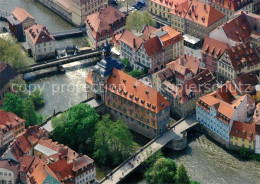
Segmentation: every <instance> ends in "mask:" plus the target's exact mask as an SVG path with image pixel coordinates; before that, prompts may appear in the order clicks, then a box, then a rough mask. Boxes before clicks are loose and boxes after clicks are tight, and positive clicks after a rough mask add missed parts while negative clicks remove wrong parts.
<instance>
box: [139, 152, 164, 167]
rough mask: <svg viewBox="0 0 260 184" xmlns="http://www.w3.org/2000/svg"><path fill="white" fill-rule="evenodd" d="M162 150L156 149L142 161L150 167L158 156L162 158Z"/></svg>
mask: <svg viewBox="0 0 260 184" xmlns="http://www.w3.org/2000/svg"><path fill="white" fill-rule="evenodd" d="M163 157H164V156H163V153H162V151H160V150H159V151H157V152H155V153H154V154H152V155H151V156H150V157H149V158H148V159H147V160H145V161H144V165H145V166H146V167H148V168H150V167H152V166H153V164H154V163H155V162H156V161H157V160H158V159H160V158H163Z"/></svg>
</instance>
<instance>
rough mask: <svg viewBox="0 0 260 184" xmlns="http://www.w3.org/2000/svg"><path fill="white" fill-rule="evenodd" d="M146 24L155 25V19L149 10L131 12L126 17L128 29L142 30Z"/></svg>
mask: <svg viewBox="0 0 260 184" xmlns="http://www.w3.org/2000/svg"><path fill="white" fill-rule="evenodd" d="M145 25H150V26H155V21H154V20H153V19H151V14H150V13H149V12H148V11H144V12H139V11H135V12H133V13H131V14H130V15H129V16H128V17H127V19H126V29H128V30H130V31H135V32H141V31H142V30H143V28H144V26H145Z"/></svg>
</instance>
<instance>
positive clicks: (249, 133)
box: [230, 121, 255, 141]
mask: <svg viewBox="0 0 260 184" xmlns="http://www.w3.org/2000/svg"><path fill="white" fill-rule="evenodd" d="M230 135H231V136H234V137H239V138H242V139H247V140H251V141H255V125H254V124H252V123H243V122H238V121H234V123H233V126H232V128H231V132H230Z"/></svg>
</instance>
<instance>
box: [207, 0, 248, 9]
mask: <svg viewBox="0 0 260 184" xmlns="http://www.w3.org/2000/svg"><path fill="white" fill-rule="evenodd" d="M251 2H252V0H249V1H247V2H246V1H244V2H243V3H241V1H238V0H222V1H219V0H212V3H214V4H217V5H219V6H222V7H223V8H226V9H229V10H231V11H237V10H239V9H241V8H242V7H244V6H246V5H248V4H249V3H251ZM239 3H240V4H239Z"/></svg>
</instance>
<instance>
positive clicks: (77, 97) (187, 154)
mask: <svg viewBox="0 0 260 184" xmlns="http://www.w3.org/2000/svg"><path fill="white" fill-rule="evenodd" d="M15 6H21V7H23V8H25V9H26V10H27V11H28V12H30V13H31V14H32V15H33V16H34V17H35V18H36V22H38V23H40V24H43V25H46V26H47V28H48V29H49V30H50V31H51V32H53V31H59V30H63V29H71V28H73V27H72V26H71V25H70V24H68V23H67V22H65V21H64V20H63V19H61V18H60V17H58V16H57V15H56V14H54V13H53V12H52V11H50V10H48V9H47V8H45V7H44V6H42V5H41V4H39V3H38V2H36V1H34V0H0V10H6V11H11V10H12V9H13V8H14V7H15ZM0 24H1V23H0ZM67 44H77V45H79V46H81V45H84V42H83V41H82V38H76V39H66V40H62V41H58V43H57V45H61V46H64V45H65V46H66V45H67ZM78 64H80V62H76V63H74V64H69V65H66V66H67V67H68V68H66V71H67V72H66V74H64V75H56V76H52V77H46V78H43V79H39V80H35V81H33V82H31V83H30V84H31V85H34V86H37V87H40V88H42V89H43V92H44V98H45V100H46V105H45V106H44V107H43V108H41V109H39V110H38V112H39V113H41V114H43V115H45V116H48V115H51V114H52V113H53V111H54V110H55V111H56V112H57V111H61V110H65V109H67V108H69V107H70V106H71V105H74V104H77V103H79V102H81V101H83V100H85V99H86V98H87V94H86V92H85V89H86V86H85V79H86V76H87V74H88V72H89V68H84V67H81V66H78V67H72V68H71V66H74V65H78ZM138 139H142V138H140V137H139V138H138ZM189 140H190V143H189V146H188V147H187V148H186V149H185V150H183V151H180V152H173V151H170V150H165V151H164V152H165V155H166V156H167V157H169V158H172V159H174V160H175V161H176V162H177V163H180V162H182V163H184V165H186V167H187V169H188V172H189V174H190V176H191V179H192V180H196V181H199V182H201V183H203V184H204V183H205V184H260V163H259V162H255V161H245V160H241V159H240V158H239V157H238V156H237V155H236V154H234V153H230V152H227V151H225V150H224V149H223V148H221V147H220V146H219V145H218V144H216V143H214V141H212V140H211V139H209V138H207V137H206V136H204V135H195V136H193V138H190V139H189ZM138 142H139V141H138ZM140 144H141V145H142V144H144V143H140ZM97 170H98V173H97V175H98V176H99V178H101V177H103V176H104V175H105V174H106V173H107V169H106V168H98V169H97ZM137 176H138V174H135V173H134V174H133V175H131V176H130V177H129V178H128V180H127V181H126V182H127V183H145V180H144V179H143V178H142V177H140V176H139V177H137Z"/></svg>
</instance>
